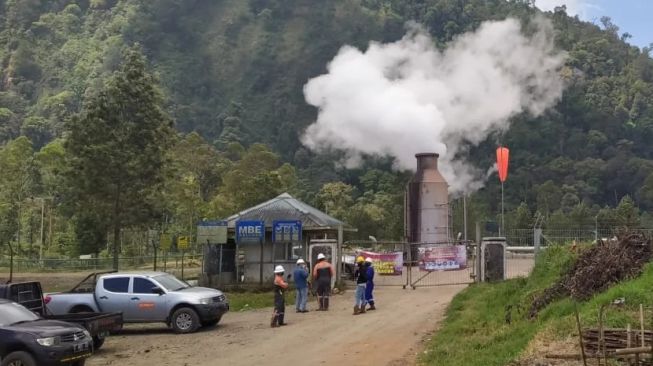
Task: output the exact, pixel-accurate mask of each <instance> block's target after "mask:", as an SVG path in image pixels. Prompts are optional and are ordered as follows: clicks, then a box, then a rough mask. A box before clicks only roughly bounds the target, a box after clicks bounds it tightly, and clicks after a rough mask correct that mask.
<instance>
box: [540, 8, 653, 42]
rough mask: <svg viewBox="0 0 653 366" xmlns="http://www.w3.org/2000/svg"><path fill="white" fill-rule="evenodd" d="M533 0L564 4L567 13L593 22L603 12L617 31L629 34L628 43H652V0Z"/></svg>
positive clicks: (596, 21)
mask: <svg viewBox="0 0 653 366" xmlns="http://www.w3.org/2000/svg"><path fill="white" fill-rule="evenodd" d="M535 4H536V6H537V7H539V8H540V9H543V10H553V8H554V7H556V6H558V5H562V4H564V5H566V6H567V13H568V14H570V15H578V16H579V17H580V18H581V19H583V20H586V21H588V22H593V23H595V24H597V25H598V24H600V19H601V17H602V16H604V15H607V16H609V17H610V18H612V22H613V23H614V24H616V25H617V26H619V29H620V33H624V32H628V33H630V34H631V35H632V36H633V37H632V38H631V39H630V40H629V42H630V43H632V44H634V45H637V46H639V47H645V46H648V45H649V44H651V43H653V0H535Z"/></svg>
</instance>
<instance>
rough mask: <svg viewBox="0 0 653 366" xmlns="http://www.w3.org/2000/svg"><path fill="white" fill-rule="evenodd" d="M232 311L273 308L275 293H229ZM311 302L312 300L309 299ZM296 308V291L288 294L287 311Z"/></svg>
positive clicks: (228, 297)
mask: <svg viewBox="0 0 653 366" xmlns="http://www.w3.org/2000/svg"><path fill="white" fill-rule="evenodd" d="M226 295H227V299H228V300H229V307H230V309H231V311H245V310H252V309H261V308H267V307H272V306H273V305H274V293H273V292H272V291H267V292H229V293H227V294H226ZM309 301H310V298H309ZM294 306H295V290H290V291H288V292H287V293H286V310H287V311H289V310H293V309H294Z"/></svg>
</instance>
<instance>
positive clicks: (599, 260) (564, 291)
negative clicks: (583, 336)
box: [529, 233, 651, 318]
mask: <svg viewBox="0 0 653 366" xmlns="http://www.w3.org/2000/svg"><path fill="white" fill-rule="evenodd" d="M650 260H651V241H650V239H648V238H647V237H645V236H644V235H642V234H637V233H630V234H624V235H622V236H621V238H620V239H619V240H608V241H601V242H599V243H597V244H595V245H593V246H591V247H590V248H588V249H586V250H584V251H582V252H581V253H580V255H579V256H578V258H577V259H576V262H575V263H574V265H573V266H572V267H571V268H570V269H569V271H567V273H565V274H564V275H563V276H562V278H561V279H560V280H559V281H558V282H556V283H554V284H553V285H552V286H551V287H549V288H548V289H546V290H544V292H543V293H541V294H540V295H539V296H536V297H535V298H534V299H533V301H532V303H531V307H530V310H529V316H530V317H531V318H534V317H536V316H537V313H538V312H539V311H540V310H542V309H543V308H544V307H546V306H547V305H548V304H550V303H552V302H553V301H555V300H558V299H560V298H563V297H566V296H570V297H572V298H574V299H576V300H588V299H589V298H591V297H592V296H593V295H594V294H596V293H600V292H603V291H605V290H606V289H608V288H609V287H610V286H612V285H614V284H616V283H618V282H620V281H623V280H626V279H629V278H634V277H637V276H638V275H639V274H640V273H641V271H642V267H643V266H644V264H646V263H647V262H648V261H650Z"/></svg>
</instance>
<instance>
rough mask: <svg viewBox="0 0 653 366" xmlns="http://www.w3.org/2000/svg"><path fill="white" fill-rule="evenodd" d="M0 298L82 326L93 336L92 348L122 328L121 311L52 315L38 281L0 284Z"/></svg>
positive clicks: (54, 318) (44, 316)
mask: <svg viewBox="0 0 653 366" xmlns="http://www.w3.org/2000/svg"><path fill="white" fill-rule="evenodd" d="M0 299H7V300H11V301H13V302H16V303H18V304H20V305H23V306H24V307H26V308H27V309H29V310H31V311H33V312H34V313H36V314H38V315H40V316H41V317H42V318H43V319H46V320H59V321H63V322H69V323H75V324H78V325H81V326H82V327H84V328H85V329H86V330H87V331H88V332H89V333H90V334H91V337H93V348H94V349H96V350H97V349H99V348H100V347H102V344H104V339H105V337H107V336H108V335H109V333H110V332H117V331H119V330H121V329H122V325H123V319H122V313H89V312H83V313H74V314H65V315H52V314H50V313H48V311H47V307H46V306H45V303H44V298H43V290H42V289H41V284H40V283H39V282H20V283H8V284H0Z"/></svg>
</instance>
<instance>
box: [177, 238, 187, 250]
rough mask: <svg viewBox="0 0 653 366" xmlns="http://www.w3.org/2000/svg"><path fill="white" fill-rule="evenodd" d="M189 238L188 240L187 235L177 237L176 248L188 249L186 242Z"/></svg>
mask: <svg viewBox="0 0 653 366" xmlns="http://www.w3.org/2000/svg"><path fill="white" fill-rule="evenodd" d="M189 242H190V240H188V237H187V236H180V237H178V238H177V249H179V250H186V249H188V243H189Z"/></svg>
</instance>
